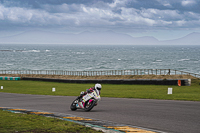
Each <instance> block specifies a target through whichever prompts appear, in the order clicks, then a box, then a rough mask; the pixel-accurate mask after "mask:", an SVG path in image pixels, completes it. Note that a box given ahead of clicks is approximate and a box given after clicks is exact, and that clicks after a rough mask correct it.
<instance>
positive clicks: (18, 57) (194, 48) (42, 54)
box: [0, 44, 200, 74]
mask: <svg viewBox="0 0 200 133" xmlns="http://www.w3.org/2000/svg"><path fill="white" fill-rule="evenodd" d="M128 69H175V70H181V71H185V72H190V73H195V74H200V45H161V46H160V45H145V46H144V45H95V44H94V45H86V44H84V45H83V44H82V45H78V44H71V45H69V44H66V45H64V44H54V45H53V44H0V70H66V71H103V70H128Z"/></svg>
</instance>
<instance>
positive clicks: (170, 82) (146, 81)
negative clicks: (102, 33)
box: [22, 77, 190, 86]
mask: <svg viewBox="0 0 200 133" xmlns="http://www.w3.org/2000/svg"><path fill="white" fill-rule="evenodd" d="M22 80H33V81H47V82H63V83H94V84H95V83H101V84H102V83H103V84H138V85H177V84H178V79H166V80H163V79H137V80H136V79H117V80H115V79H113V80H110V79H109V80H88V79H79V80H76V79H49V78H25V77H24V78H22ZM180 80H181V85H182V86H189V85H190V84H189V82H188V79H180Z"/></svg>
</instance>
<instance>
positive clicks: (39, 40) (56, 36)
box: [0, 31, 200, 45]
mask: <svg viewBox="0 0 200 133" xmlns="http://www.w3.org/2000/svg"><path fill="white" fill-rule="evenodd" d="M199 42H200V33H191V34H189V35H187V36H185V37H183V38H179V39H175V40H167V41H159V40H157V39H156V38H154V37H150V36H144V37H132V36H130V35H127V34H122V33H116V32H113V31H107V32H88V31H85V32H82V33H79V34H72V33H70V34H66V33H53V32H44V31H27V32H23V33H21V34H17V35H12V36H7V37H1V38H0V43H1V44H3V43H10V44H74V43H75V44H132V45H162V44H168V45H180V44H182V45H197V44H199Z"/></svg>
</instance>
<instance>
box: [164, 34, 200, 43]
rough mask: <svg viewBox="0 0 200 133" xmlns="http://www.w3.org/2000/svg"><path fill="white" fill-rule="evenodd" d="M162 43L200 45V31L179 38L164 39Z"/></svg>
mask: <svg viewBox="0 0 200 133" xmlns="http://www.w3.org/2000/svg"><path fill="white" fill-rule="evenodd" d="M162 44H171V45H200V33H198V32H193V33H191V34H188V35H187V36H184V37H182V38H179V39H174V40H168V41H163V42H162Z"/></svg>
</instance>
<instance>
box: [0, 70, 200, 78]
mask: <svg viewBox="0 0 200 133" xmlns="http://www.w3.org/2000/svg"><path fill="white" fill-rule="evenodd" d="M0 74H21V75H23V74H39V75H40V74H41V75H70V76H103V75H191V76H194V77H197V78H200V74H195V73H189V72H184V71H180V70H174V69H129V70H105V71H64V70H0Z"/></svg>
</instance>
